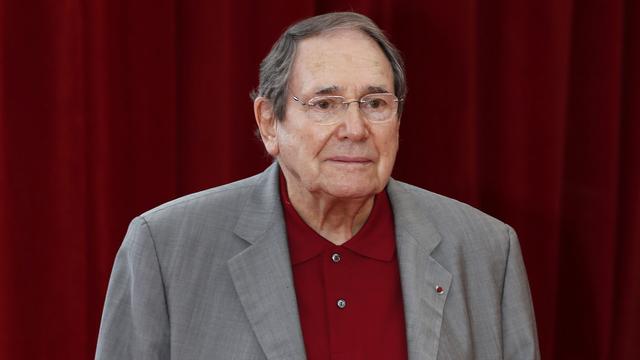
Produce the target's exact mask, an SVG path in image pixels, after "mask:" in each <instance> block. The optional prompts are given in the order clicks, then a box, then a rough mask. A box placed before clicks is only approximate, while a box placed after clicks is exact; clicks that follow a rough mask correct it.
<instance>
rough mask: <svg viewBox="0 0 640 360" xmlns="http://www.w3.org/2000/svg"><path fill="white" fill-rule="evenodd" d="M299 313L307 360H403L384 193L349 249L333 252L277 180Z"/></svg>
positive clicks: (400, 315)
mask: <svg viewBox="0 0 640 360" xmlns="http://www.w3.org/2000/svg"><path fill="white" fill-rule="evenodd" d="M280 184H281V185H280V195H281V199H282V203H283V208H284V215H285V222H286V226H287V237H288V242H289V252H290V256H291V264H292V269H293V280H294V285H295V291H296V297H297V301H298V313H299V315H300V324H301V326H302V335H303V337H304V345H305V349H306V353H307V359H308V360H328V359H332V360H337V359H344V360H360V359H362V360H365V359H366V360H375V359H385V360H388V359H393V360H401V359H406V358H407V341H406V335H405V324H404V312H403V304H402V289H401V287H400V274H399V270H398V259H397V256H396V246H395V234H394V225H393V213H392V212H391V208H390V205H389V199H388V197H387V194H386V191H383V192H381V193H380V194H378V195H376V197H375V202H374V205H373V209H372V211H371V214H370V215H369V218H368V219H367V222H366V223H365V225H364V226H363V227H362V229H360V231H359V232H358V233H357V234H356V235H354V236H353V237H352V238H351V239H350V240H349V241H347V242H346V243H344V244H343V245H341V246H336V245H334V244H332V243H331V242H330V241H328V240H327V239H325V238H323V237H322V236H320V235H319V234H318V233H316V232H315V231H314V230H313V229H311V228H310V227H309V226H308V225H307V224H306V223H305V222H304V221H303V220H302V218H301V217H300V216H299V215H298V213H297V212H296V210H295V208H294V207H293V205H291V202H290V201H289V196H288V194H287V191H286V184H285V179H284V176H282V175H281V176H280Z"/></svg>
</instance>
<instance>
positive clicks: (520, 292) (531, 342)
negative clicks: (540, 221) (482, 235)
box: [501, 226, 540, 360]
mask: <svg viewBox="0 0 640 360" xmlns="http://www.w3.org/2000/svg"><path fill="white" fill-rule="evenodd" d="M507 233H508V236H509V251H508V255H507V264H506V269H505V277H504V287H503V289H502V303H501V304H502V305H501V306H502V342H503V344H502V345H503V358H504V359H507V360H510V359H527V360H528V359H540V350H539V348H538V335H537V331H536V321H535V316H534V313H533V305H532V302H531V293H530V291H529V282H528V281H527V272H526V270H525V267H524V261H523V259H522V253H521V252H520V244H519V243H518V237H517V236H516V233H515V232H514V231H513V229H512V228H511V227H508V226H507Z"/></svg>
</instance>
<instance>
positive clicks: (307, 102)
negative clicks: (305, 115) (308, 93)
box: [291, 92, 404, 125]
mask: <svg viewBox="0 0 640 360" xmlns="http://www.w3.org/2000/svg"><path fill="white" fill-rule="evenodd" d="M372 95H384V96H389V95H391V96H393V102H395V103H396V106H395V109H394V110H393V111H392V113H391V114H390V115H389V116H388V118H386V119H384V120H379V121H375V120H371V119H370V118H369V117H368V116H366V115H365V116H364V118H365V119H367V121H369V122H370V123H372V124H385V123H388V122H390V121H391V120H392V119H393V117H394V116H395V115H397V114H398V105H399V104H400V102H402V101H404V99H403V98H398V97H397V96H396V95H395V94H393V93H388V92H385V93H375V92H374V93H369V94H365V95H363V96H362V97H360V99H351V100H347V98H345V97H344V96H341V95H319V96H314V97H312V98H311V99H309V100H303V99H301V98H299V97H297V96H295V95H292V96H291V98H292V99H293V100H294V101H296V102H298V103H300V105H303V106H305V107H307V109H310V107H312V106H315V104H312V102H313V100H315V99H323V98H331V99H342V101H340V103H341V104H342V108H341V110H340V111H341V113H344V112H346V111H347V109H348V108H349V105H351V104H352V103H358V110H359V111H362V104H366V103H367V101H366V100H363V99H365V98H366V97H367V96H372ZM340 121H341V120H340V118H339V117H338V116H334V117H332V118H330V119H329V120H328V121H326V120H324V121H317V120H316V121H315V122H316V123H317V124H320V125H333V124H336V123H339V122H340Z"/></svg>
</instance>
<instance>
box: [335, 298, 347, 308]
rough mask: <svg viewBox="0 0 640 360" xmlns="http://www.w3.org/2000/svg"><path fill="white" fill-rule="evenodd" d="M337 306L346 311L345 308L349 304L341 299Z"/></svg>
mask: <svg viewBox="0 0 640 360" xmlns="http://www.w3.org/2000/svg"><path fill="white" fill-rule="evenodd" d="M336 305H338V307H339V308H340V309H344V308H345V306H347V302H346V301H344V299H339V300H338V302H337V303H336Z"/></svg>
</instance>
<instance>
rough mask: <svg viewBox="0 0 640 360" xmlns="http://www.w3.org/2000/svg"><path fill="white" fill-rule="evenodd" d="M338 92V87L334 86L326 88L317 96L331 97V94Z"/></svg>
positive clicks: (317, 93)
mask: <svg viewBox="0 0 640 360" xmlns="http://www.w3.org/2000/svg"><path fill="white" fill-rule="evenodd" d="M336 92H338V87H337V86H335V85H333V86H328V87H324V88H322V89H320V90H318V91H316V92H315V94H316V95H331V94H335V93H336Z"/></svg>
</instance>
